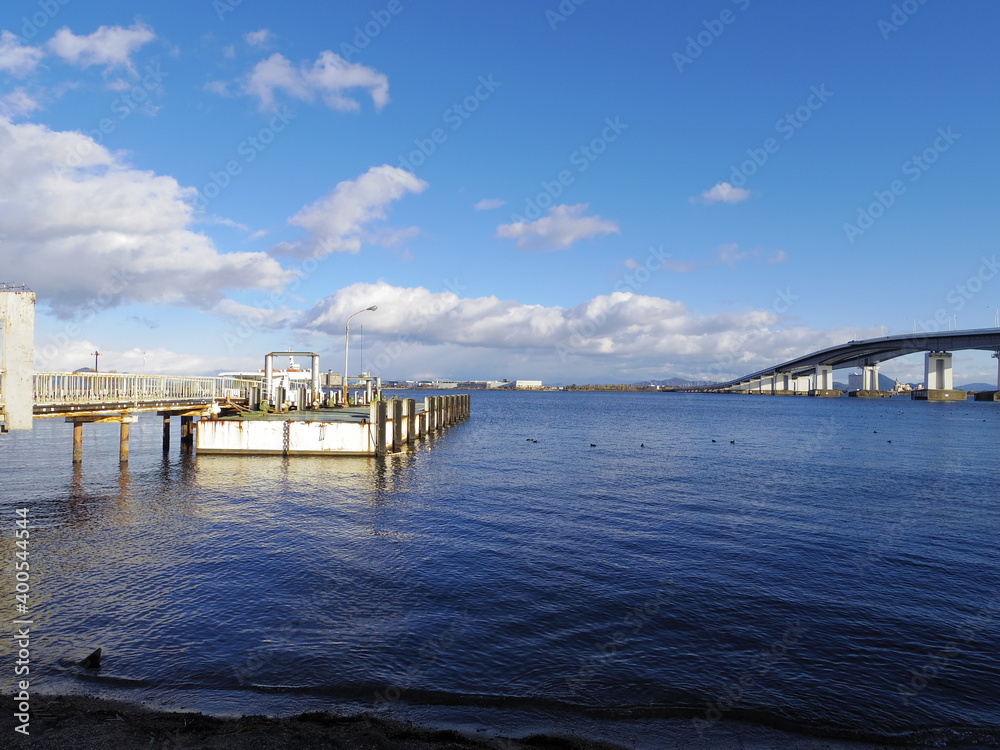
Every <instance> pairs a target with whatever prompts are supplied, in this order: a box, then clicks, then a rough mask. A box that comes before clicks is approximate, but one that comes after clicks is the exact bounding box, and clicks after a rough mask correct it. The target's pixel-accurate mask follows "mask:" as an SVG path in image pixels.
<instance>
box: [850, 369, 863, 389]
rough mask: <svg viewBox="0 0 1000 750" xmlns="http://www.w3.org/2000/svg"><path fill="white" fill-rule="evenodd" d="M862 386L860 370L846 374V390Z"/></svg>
mask: <svg viewBox="0 0 1000 750" xmlns="http://www.w3.org/2000/svg"><path fill="white" fill-rule="evenodd" d="M863 387H864V375H862V374H861V373H860V372H852V373H851V374H850V375H848V376H847V390H849V391H860V390H861V389H862V388H863Z"/></svg>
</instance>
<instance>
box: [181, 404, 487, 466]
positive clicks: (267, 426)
mask: <svg viewBox="0 0 1000 750" xmlns="http://www.w3.org/2000/svg"><path fill="white" fill-rule="evenodd" d="M470 405H471V404H470V397H469V394H466V393H459V394H454V395H448V396H428V397H426V398H425V399H424V400H423V401H422V402H417V401H416V400H414V399H412V398H404V399H400V398H392V399H389V400H388V401H384V400H381V399H380V400H377V401H373V402H372V403H371V404H369V405H368V406H364V407H354V408H342V407H341V408H322V409H306V410H302V411H294V412H289V413H286V414H275V413H265V414H261V413H253V414H245V415H241V416H234V417H219V418H215V419H202V420H201V421H199V422H198V429H197V431H196V434H197V438H196V441H195V445H196V449H197V452H198V454H200V455H206V454H207V455H211V454H239V455H281V456H385V455H386V454H388V453H398V452H400V451H404V450H406V449H407V446H409V445H410V444H411V443H413V441H415V440H417V439H419V438H422V437H425V436H427V435H431V434H433V433H435V432H438V431H440V430H442V429H444V428H445V427H449V426H451V425H453V424H455V423H457V422H459V421H461V420H463V419H466V418H467V417H468V416H469V414H470Z"/></svg>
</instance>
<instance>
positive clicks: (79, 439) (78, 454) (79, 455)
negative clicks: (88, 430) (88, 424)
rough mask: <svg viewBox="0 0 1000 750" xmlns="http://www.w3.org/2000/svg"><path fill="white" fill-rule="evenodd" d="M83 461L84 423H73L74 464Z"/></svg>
mask: <svg viewBox="0 0 1000 750" xmlns="http://www.w3.org/2000/svg"><path fill="white" fill-rule="evenodd" d="M81 461H83V422H74V423H73V463H75V464H78V463H80V462H81Z"/></svg>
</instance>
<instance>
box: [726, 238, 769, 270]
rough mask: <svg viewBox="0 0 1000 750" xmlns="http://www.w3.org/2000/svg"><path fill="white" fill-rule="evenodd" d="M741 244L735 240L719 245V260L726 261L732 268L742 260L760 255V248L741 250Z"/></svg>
mask: <svg viewBox="0 0 1000 750" xmlns="http://www.w3.org/2000/svg"><path fill="white" fill-rule="evenodd" d="M739 248H740V246H739V245H737V244H736V243H735V242H730V243H728V244H726V245H720V246H719V247H718V251H719V255H718V258H719V262H720V263H725V264H726V265H727V266H729V267H730V268H732V267H733V266H735V265H736V264H737V263H739V262H740V261H741V260H746V259H747V258H755V257H757V256H758V255H760V250H746V251H742V252H741V251H740V249H739Z"/></svg>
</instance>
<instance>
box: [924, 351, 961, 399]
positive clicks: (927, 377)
mask: <svg viewBox="0 0 1000 750" xmlns="http://www.w3.org/2000/svg"><path fill="white" fill-rule="evenodd" d="M954 387H955V383H954V380H953V378H952V371H951V352H927V354H925V355H924V388H926V389H927V390H929V391H930V390H951V389H952V388H954Z"/></svg>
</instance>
